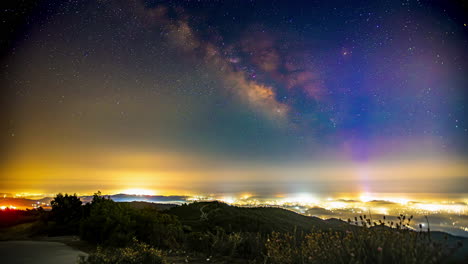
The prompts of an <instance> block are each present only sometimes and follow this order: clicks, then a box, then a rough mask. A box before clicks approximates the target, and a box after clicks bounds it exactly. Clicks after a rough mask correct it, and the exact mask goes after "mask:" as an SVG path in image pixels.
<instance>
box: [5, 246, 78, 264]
mask: <svg viewBox="0 0 468 264" xmlns="http://www.w3.org/2000/svg"><path fill="white" fill-rule="evenodd" d="M79 255H86V254H85V253H84V252H82V251H79V250H76V249H73V248H71V247H69V246H67V245H65V244H63V243H60V242H49V241H5V242H0V258H1V261H0V262H1V263H2V264H20V263H21V264H29V263H31V264H51V263H56V264H75V263H76V262H77V259H78V256H79Z"/></svg>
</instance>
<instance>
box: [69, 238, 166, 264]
mask: <svg viewBox="0 0 468 264" xmlns="http://www.w3.org/2000/svg"><path fill="white" fill-rule="evenodd" d="M78 263H79V264H165V263H167V262H166V261H165V258H164V256H163V254H162V252H161V251H160V250H156V249H154V248H152V247H150V246H148V245H147V244H144V243H141V242H138V241H137V240H135V239H134V240H133V244H132V245H131V246H130V247H125V248H107V249H103V248H102V247H98V248H97V250H96V252H94V253H92V254H90V255H89V256H88V257H80V259H79V261H78Z"/></svg>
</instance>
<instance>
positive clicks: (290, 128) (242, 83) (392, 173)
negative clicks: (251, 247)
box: [0, 0, 468, 194]
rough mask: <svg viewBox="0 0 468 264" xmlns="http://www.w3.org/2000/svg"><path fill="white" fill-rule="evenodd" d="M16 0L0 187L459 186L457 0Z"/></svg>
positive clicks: (467, 128)
mask: <svg viewBox="0 0 468 264" xmlns="http://www.w3.org/2000/svg"><path fill="white" fill-rule="evenodd" d="M7 2H8V3H2V4H1V5H2V9H1V10H0V12H1V14H2V15H1V17H2V19H1V21H0V22H1V23H2V32H3V33H2V36H4V37H2V40H1V42H0V43H1V54H0V56H1V57H0V66H1V70H0V74H1V75H0V86H1V88H2V89H1V99H0V100H1V105H2V106H1V110H2V113H3V114H2V117H1V118H2V120H1V121H2V127H1V132H2V134H1V138H0V147H1V148H0V150H1V152H0V173H1V177H2V181H1V183H0V192H7V193H14V192H31V193H52V192H58V191H69V192H73V191H75V192H81V193H92V192H94V191H96V190H97V189H100V190H103V191H107V192H109V193H117V192H121V191H122V190H125V189H132V188H138V189H150V190H153V191H154V193H157V194H194V193H231V192H232V193H236V192H247V191H248V192H254V193H264V194H278V193H294V192H311V193H335V192H347V193H357V192H388V193H436V192H437V193H462V194H466V188H465V187H466V186H467V185H468V164H467V157H468V152H467V150H468V141H467V139H468V120H467V117H468V110H467V103H468V74H467V72H468V52H467V49H468V26H467V23H468V19H467V18H468V16H467V15H466V14H467V12H466V11H467V10H468V5H467V4H466V3H464V2H463V1H461V0H459V1H411V0H410V1H333V0H329V1H149V0H147V1H140V0H135V1H127V0H117V1H106V0H102V1H69V0H65V1H53V0H51V1H40V0H39V1H7ZM447 2H449V3H447Z"/></svg>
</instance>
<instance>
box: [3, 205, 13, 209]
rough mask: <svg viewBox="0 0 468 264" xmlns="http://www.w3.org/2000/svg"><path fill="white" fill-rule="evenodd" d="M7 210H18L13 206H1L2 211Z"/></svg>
mask: <svg viewBox="0 0 468 264" xmlns="http://www.w3.org/2000/svg"><path fill="white" fill-rule="evenodd" d="M6 209H16V206H13V205H8V206H6V205H3V206H0V210H6Z"/></svg>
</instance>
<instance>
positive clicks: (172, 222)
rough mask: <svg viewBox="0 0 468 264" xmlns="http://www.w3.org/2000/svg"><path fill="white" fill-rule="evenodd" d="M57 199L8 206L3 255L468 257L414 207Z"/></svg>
mask: <svg viewBox="0 0 468 264" xmlns="http://www.w3.org/2000/svg"><path fill="white" fill-rule="evenodd" d="M51 206H52V210H50V211H45V210H42V209H36V210H27V211H18V210H4V211H0V231H1V232H0V240H3V242H0V255H1V256H2V261H1V263H6V264H8V263H59V264H60V263H82V264H85V263H87V264H90V263H122V264H123V263H126V264H131V263H468V251H467V247H466V244H467V242H468V240H467V239H466V238H461V237H456V236H451V235H449V234H446V233H442V232H432V231H430V230H427V229H422V228H421V229H420V230H411V229H410V227H409V224H410V222H411V221H412V217H411V216H403V215H401V216H399V218H398V219H399V221H398V222H395V223H394V222H391V221H387V220H386V219H370V218H369V217H367V216H365V215H361V216H356V218H355V219H349V220H348V219H346V220H347V221H341V220H339V219H331V220H321V219H319V218H315V217H308V216H303V215H300V214H297V213H294V212H292V211H289V210H285V209H281V208H271V207H266V208H241V207H235V206H230V205H227V204H224V203H221V202H216V201H214V202H197V203H192V204H185V205H181V206H175V205H167V204H166V205H158V204H152V203H142V202H128V203H117V202H114V201H112V200H110V199H108V198H106V197H103V196H101V195H100V194H99V193H98V194H96V195H95V196H94V198H93V200H92V201H91V202H90V203H86V204H83V203H82V202H81V201H80V199H79V198H78V197H76V196H75V195H61V194H59V195H57V196H56V197H55V199H54V200H53V201H52V202H51ZM20 252H23V253H20ZM83 252H86V253H88V254H89V255H88V256H85V255H84V253H83ZM79 255H82V256H83V257H80V258H79V257H78V256H79Z"/></svg>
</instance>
